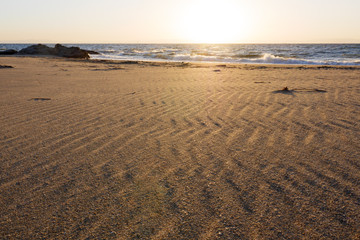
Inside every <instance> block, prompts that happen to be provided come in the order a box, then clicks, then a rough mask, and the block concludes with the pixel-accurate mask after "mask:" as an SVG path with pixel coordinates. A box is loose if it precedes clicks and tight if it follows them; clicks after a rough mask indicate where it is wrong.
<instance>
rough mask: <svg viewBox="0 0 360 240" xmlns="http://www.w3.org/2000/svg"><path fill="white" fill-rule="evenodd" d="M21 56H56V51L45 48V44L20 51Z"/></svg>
mask: <svg viewBox="0 0 360 240" xmlns="http://www.w3.org/2000/svg"><path fill="white" fill-rule="evenodd" d="M19 53H20V54H29V55H56V53H55V49H54V48H50V47H48V46H45V45H43V44H37V45H31V46H29V47H27V48H23V49H21V50H20V51H19Z"/></svg>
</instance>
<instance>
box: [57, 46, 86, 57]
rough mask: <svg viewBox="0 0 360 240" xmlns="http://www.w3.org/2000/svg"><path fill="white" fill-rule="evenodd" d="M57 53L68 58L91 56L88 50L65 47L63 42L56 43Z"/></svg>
mask: <svg viewBox="0 0 360 240" xmlns="http://www.w3.org/2000/svg"><path fill="white" fill-rule="evenodd" d="M55 55H57V56H59V57H67V58H90V56H89V54H88V52H87V51H85V50H83V49H80V48H79V47H69V48H68V47H65V46H63V45H61V44H56V45H55Z"/></svg>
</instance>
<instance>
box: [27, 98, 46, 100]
mask: <svg viewBox="0 0 360 240" xmlns="http://www.w3.org/2000/svg"><path fill="white" fill-rule="evenodd" d="M49 100H51V98H30V99H29V100H28V101H49Z"/></svg>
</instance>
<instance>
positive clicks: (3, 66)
mask: <svg viewBox="0 0 360 240" xmlns="http://www.w3.org/2000/svg"><path fill="white" fill-rule="evenodd" d="M0 68H14V67H13V66H8V65H0Z"/></svg>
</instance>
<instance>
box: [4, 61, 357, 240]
mask: <svg viewBox="0 0 360 240" xmlns="http://www.w3.org/2000/svg"><path fill="white" fill-rule="evenodd" d="M0 65H7V66H13V67H14V68H1V69H0V94H1V95H0V113H1V115H0V126H1V128H0V238H1V239H39V238H42V239H359V238H360V160H359V159H360V125H359V122H360V69H359V68H355V67H349V68H346V67H345V68H344V67H343V68H341V67H339V68H336V67H332V68H329V67H316V66H314V67H308V66H306V67H304V66H270V65H268V66H260V65H253V66H251V65H226V66H219V65H216V64H181V63H176V64H175V63H173V64H165V63H162V64H161V63H138V64H126V63H124V64H117V63H115V62H100V61H98V62H95V61H93V62H92V61H72V60H65V59H57V58H36V57H1V58H0ZM285 86H287V87H288V88H289V89H300V90H296V91H288V92H276V90H279V89H282V88H283V87H285ZM301 89H310V90H311V89H321V90H326V92H317V91H301Z"/></svg>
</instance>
